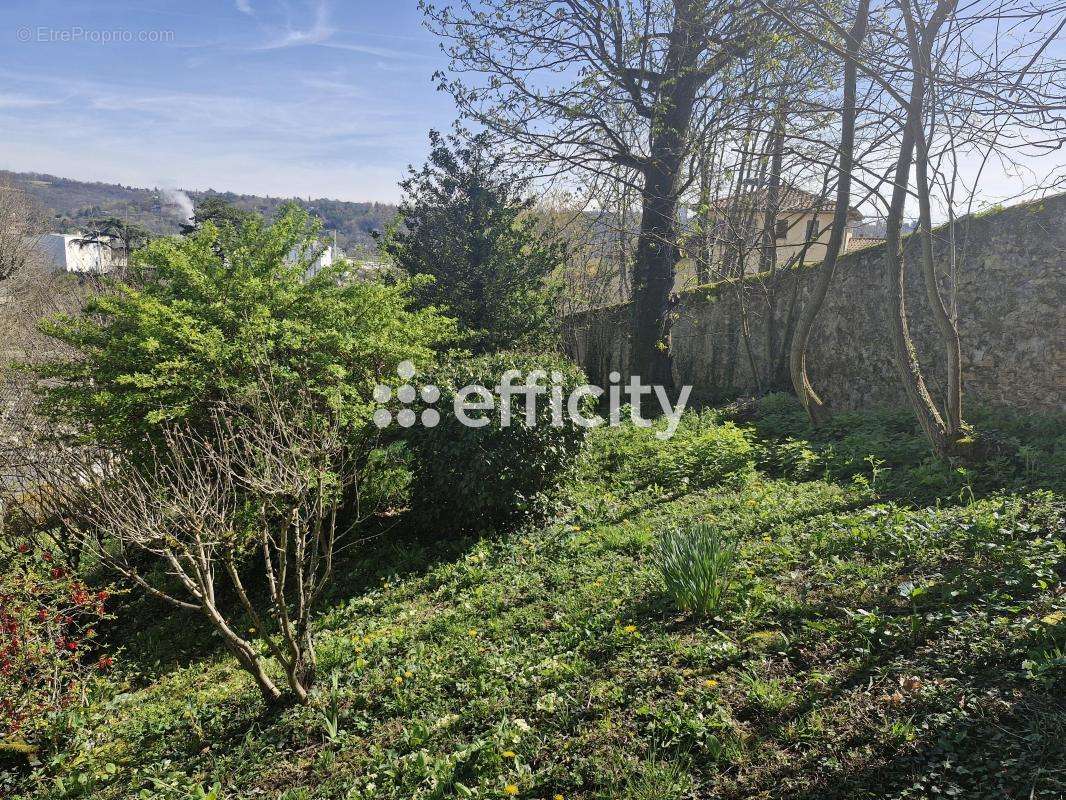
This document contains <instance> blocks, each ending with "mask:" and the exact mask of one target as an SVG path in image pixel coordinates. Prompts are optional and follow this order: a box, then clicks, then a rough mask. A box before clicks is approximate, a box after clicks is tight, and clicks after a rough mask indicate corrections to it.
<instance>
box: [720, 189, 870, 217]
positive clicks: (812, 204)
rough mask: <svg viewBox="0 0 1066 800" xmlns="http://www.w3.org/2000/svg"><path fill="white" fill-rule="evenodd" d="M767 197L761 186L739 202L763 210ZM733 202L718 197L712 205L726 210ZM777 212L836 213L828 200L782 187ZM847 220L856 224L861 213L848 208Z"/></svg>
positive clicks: (833, 205) (730, 199)
mask: <svg viewBox="0 0 1066 800" xmlns="http://www.w3.org/2000/svg"><path fill="white" fill-rule="evenodd" d="M768 196H769V189H767V188H766V187H765V186H761V187H759V188H758V189H752V190H749V191H747V192H745V193H744V194H743V195H741V201H742V202H743V204H744V205H745V206H746V207H748V208H756V209H765V208H766V206H767V199H768ZM733 201H734V198H732V197H719V198H718V199H717V200H715V201H714V205H715V207H717V208H726V207H728V206H730V205H731V204H732V203H733ZM777 210H778V212H779V213H780V212H786V213H790V214H803V213H810V212H812V211H818V212H823V213H829V214H833V213H836V203H835V202H833V201H832V200H831V199H829V198H825V199H821V198H819V197H818V195H815V194H811V193H810V192H808V191H807V190H805V189H800V188H799V187H796V186H782V187H781V189H780V192H779V196H778V201H777ZM848 219H849V220H852V221H856V222H857V221H859V220H861V219H862V212H861V211H859V210H858V209H856V208H849V209H848Z"/></svg>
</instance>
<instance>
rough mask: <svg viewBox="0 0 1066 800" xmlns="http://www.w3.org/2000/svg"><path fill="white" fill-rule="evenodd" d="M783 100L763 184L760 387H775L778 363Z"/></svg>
mask: <svg viewBox="0 0 1066 800" xmlns="http://www.w3.org/2000/svg"><path fill="white" fill-rule="evenodd" d="M786 113H787V110H786V107H785V99H784V98H783V97H782V98H779V100H778V103H777V108H776V110H775V113H774V126H773V132H772V133H771V135H770V175H769V179H768V181H767V184H766V212H765V214H764V215H763V225H762V252H761V253H760V254H759V272H765V273H766V283H765V286H766V341H765V342H764V345H765V353H764V354H763V357H764V360H765V363H764V365H763V369H764V375H763V385H764V386H766V387H767V388H769V389H773V388H774V365H775V363H776V362H777V332H778V326H777V319H776V318H777V280H776V278H777V214H778V211H779V209H780V206H781V167H782V161H783V160H784V156H785V115H786Z"/></svg>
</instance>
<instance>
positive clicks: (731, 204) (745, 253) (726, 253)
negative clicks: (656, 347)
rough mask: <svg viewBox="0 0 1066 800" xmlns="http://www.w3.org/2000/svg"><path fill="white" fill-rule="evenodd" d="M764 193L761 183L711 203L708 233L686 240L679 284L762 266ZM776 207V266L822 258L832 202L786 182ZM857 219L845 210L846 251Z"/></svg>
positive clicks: (751, 272) (764, 261)
mask: <svg viewBox="0 0 1066 800" xmlns="http://www.w3.org/2000/svg"><path fill="white" fill-rule="evenodd" d="M767 194H768V193H767V190H766V189H765V188H761V189H757V190H754V191H751V192H749V193H747V194H745V195H743V196H741V197H740V198H739V199H735V198H723V199H720V200H717V201H715V202H714V203H713V204H712V207H711V219H710V224H709V225H708V229H709V232H710V236H709V237H707V238H706V239H704V238H703V237H693V238H692V239H690V240H689V242H688V245H687V246H686V248H685V255H686V259H685V262H684V264H683V265H681V266H682V267H683V268H682V269H679V271H678V272H679V274H678V281H677V287H678V288H682V287H684V286H690V285H694V284H697V283H707V282H712V281H717V280H721V279H722V278H725V277H729V276H730V275H736V274H738V272H739V271H740V270H739V269H738V265H739V264H740V263H743V265H744V274H745V275H754V274H756V273H757V272H759V271H760V269H765V268H766V264H767V263H768V262H769V254H768V253H765V252H764V250H765V239H764V236H763V226H764V224H765V220H766V206H767ZM777 206H778V207H777V214H776V224H775V228H774V233H773V247H774V250H773V259H774V261H775V263H776V265H777V267H778V268H783V267H791V266H795V265H797V264H800V263H804V264H814V263H817V262H819V261H822V260H824V259H825V255H826V248H827V246H828V244H829V235H830V231H831V228H832V224H833V216H834V214H835V213H836V204H835V203H833V201H832V200H821V199H820V198H818V197H817V196H816V195H813V194H811V193H810V192H806V191H804V190H803V189H797V188H794V187H784V188H782V189H781V192H780V196H779V198H778V204H777ZM861 221H862V214H861V213H859V211H857V210H856V209H854V208H852V209H849V210H848V230H847V231H845V234H844V247H843V251H844V252H847V251H848V250H849V249H851V243H852V242H851V240H852V228H853V227H854V226H855V225H857V224H858V223H859V222H861ZM702 248H706V251H705V253H703V254H701V253H700V252H699V251H700V250H701V249H702ZM701 255H702V256H703V257H702V258H701Z"/></svg>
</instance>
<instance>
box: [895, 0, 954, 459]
mask: <svg viewBox="0 0 1066 800" xmlns="http://www.w3.org/2000/svg"><path fill="white" fill-rule="evenodd" d="M945 5H946V6H951V7H954V0H952V2H949V3H946V4H945ZM904 17H905V19H906V21H907V34H908V40H909V45H910V51H911V63H912V65H913V68H914V70H915V71H921V72H922V73H924V74H926V75H929V74H930V72H931V63H930V58H931V49H932V40H931V39H930V38H929V34H928V33H927V34H925V36H924V37H923V36H922V35H920V34H919V31H918V29H917V26H916V25H915V24H913V23H914V20H913V19H912V18H911V17H910V15H909V13H908V12H907V11H906V10H905V13H904ZM932 35H933V36H935V31H934V32H933V33H932ZM923 38H925V39H926V41H922V39H923ZM915 146H916V150H917V155H916V158H915V170H914V171H915V181H916V189H917V193H918V238H919V240H920V243H921V265H922V278H923V282H924V284H925V293H926V298H927V299H928V301H929V308H930V309H931V310H932V313H933V320H934V322H935V323H936V327H937V330H938V331H939V333H940V338H941V339H942V340H943V342H944V348H945V350H946V351H947V362H948V363H947V373H948V387H947V397H946V402H945V408H944V411H945V422H946V425H947V431H946V433H947V436H948V439H949V440H951V441H954V440H955V439H956V438H958V436H959V434H960V432H961V431H962V344H961V342H960V341H959V329H958V326H957V325H956V323H955V320H954V319H953V318H952V316H951V314H950V313H949V312H948V309H947V306H946V305H945V303H944V298H943V296H942V295H941V293H940V287H939V285H938V284H937V277H936V263H935V260H934V256H933V212H932V208H931V202H930V197H929V146H928V142H927V141H926V137H925V130H924V123H923V121H922V119H921V118H920V119H919V120H918V125H917V127H916V130H915Z"/></svg>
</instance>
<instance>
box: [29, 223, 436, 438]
mask: <svg viewBox="0 0 1066 800" xmlns="http://www.w3.org/2000/svg"><path fill="white" fill-rule="evenodd" d="M319 249H320V245H319V244H318V241H317V228H316V226H315V225H314V224H312V223H311V222H310V220H309V219H308V216H307V214H306V213H304V212H302V211H299V210H297V209H290V210H289V211H288V212H287V213H285V214H284V215H282V216H281V217H280V218H279V219H278V220H277V221H275V222H274V223H273V224H270V225H267V224H265V223H264V222H263V221H262V220H261V219H260V218H258V217H256V216H254V215H252V216H247V217H243V218H242V221H241V222H240V224H224V225H222V226H216V225H215V224H213V223H210V222H209V223H206V224H204V225H203V226H202V227H200V228H198V229H197V230H195V231H194V232H193V233H192V234H191V235H189V236H188V237H186V238H176V237H169V238H164V239H156V240H155V241H153V242H152V243H151V244H149V245H148V246H147V247H146V248H144V249H142V250H140V251H138V253H137V254H136V256H135V264H134V266H133V267H132V268H131V271H130V280H129V282H128V283H114V284H112V285H110V286H109V287H107V288H106V289H105V290H104V291H103V292H102V293H101V294H99V295H97V296H94V297H92V298H90V300H89V301H88V303H87V305H86V307H85V309H84V311H83V313H82V314H79V315H77V316H60V317H57V318H55V319H53V320H51V321H49V322H46V323H45V324H44V325H43V330H44V331H45V332H46V333H47V334H49V335H50V336H52V337H54V338H55V339H57V340H59V341H61V342H63V343H64V344H66V345H67V346H68V347H69V348H70V349H71V350H73V352H74V356H73V357H71V358H69V359H65V360H59V361H55V362H52V363H49V364H47V365H45V366H44V367H42V368H41V369H40V376H41V377H43V378H49V379H57V380H55V381H54V382H53V383H52V384H50V385H51V387H52V388H50V389H49V390H48V391H47V393H46V395H45V402H44V403H43V404H42V410H43V411H44V412H45V413H46V414H47V415H49V416H50V417H51V418H52V419H53V420H55V421H57V422H59V423H61V424H62V425H64V426H67V425H73V426H74V427H75V428H76V429H77V430H79V431H81V432H83V433H85V434H86V435H88V436H90V437H91V438H93V439H94V440H95V441H97V442H100V443H103V444H107V445H114V446H121V447H124V448H129V449H134V450H135V449H138V448H140V449H143V448H144V447H145V444H146V442H147V441H151V440H152V439H153V437H155V440H156V443H157V444H158V438H157V436H156V434H157V433H158V432H159V430H160V429H161V426H162V423H173V422H188V423H190V424H192V425H193V426H197V425H200V424H202V423H204V422H205V421H206V418H207V417H208V416H209V415H208V413H207V409H209V408H210V406H211V404H212V403H213V402H216V401H218V400H220V399H222V398H223V397H225V398H226V399H227V400H231V399H232V398H234V397H237V396H239V395H240V394H241V393H242V392H245V391H254V389H255V387H256V386H257V384H258V381H259V379H260V378H261V375H260V373H261V372H262V370H263V368H264V365H265V366H267V367H269V371H270V378H271V380H272V381H273V382H274V383H275V384H276V385H277V387H278V389H280V390H286V391H288V390H291V389H293V388H294V387H296V388H299V389H300V390H301V391H302V390H308V391H310V392H312V393H313V394H314V395H315V396H316V397H317V398H319V399H321V400H322V401H323V402H324V403H328V404H329V405H330V406H332V407H334V408H336V409H338V410H339V411H340V414H341V418H342V421H343V422H344V423H345V424H346V425H360V424H365V423H366V422H368V421H369V415H370V412H371V410H372V402H371V391H372V389H373V387H374V386H375V385H376V384H377V383H379V382H380V381H381V379H382V378H383V377H386V376H388V375H390V374H393V373H394V371H395V369H396V366H397V364H398V363H399V362H400V361H402V360H404V359H415V360H417V361H418V362H419V363H426V362H428V361H429V360H430V359H431V358H432V354H433V350H434V348H436V347H437V346H438V345H440V344H442V343H443V342H445V341H447V340H449V339H450V337H451V336H453V335H454V332H455V331H454V323H453V322H452V321H450V320H447V319H445V318H443V317H441V316H440V315H439V314H437V313H436V312H435V311H434V310H433V309H426V310H422V311H412V310H410V309H409V304H410V298H409V296H408V290H409V289H410V288H412V287H411V286H410V285H405V284H399V285H385V284H383V283H375V282H354V281H351V280H347V279H345V277H344V275H343V269H344V266H343V264H340V265H337V266H335V268H333V269H327V270H323V271H321V272H319V273H318V274H317V275H315V276H314V277H310V278H309V277H308V275H309V271H310V266H311V264H312V263H313V262H314V259H315V258H316V256H317V255H318V252H319Z"/></svg>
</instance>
